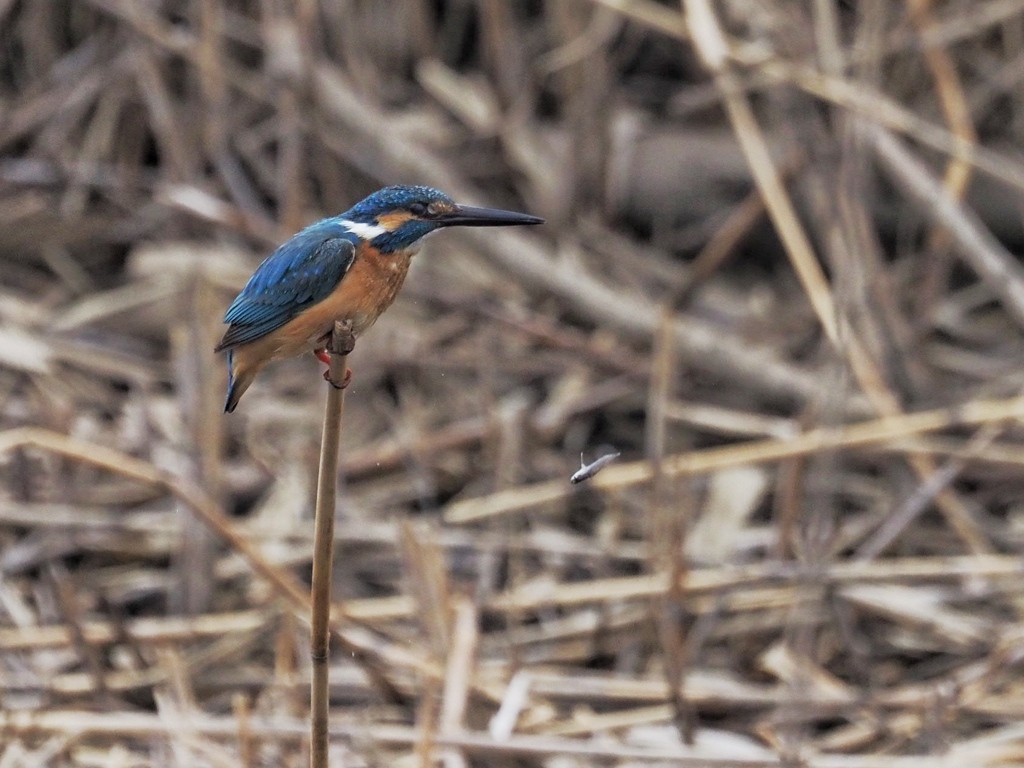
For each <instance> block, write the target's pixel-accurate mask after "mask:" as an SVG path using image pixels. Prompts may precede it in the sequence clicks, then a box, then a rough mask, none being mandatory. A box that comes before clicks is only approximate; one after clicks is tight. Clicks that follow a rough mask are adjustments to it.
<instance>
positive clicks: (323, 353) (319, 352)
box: [313, 349, 331, 365]
mask: <svg viewBox="0 0 1024 768" xmlns="http://www.w3.org/2000/svg"><path fill="white" fill-rule="evenodd" d="M313 354H314V355H316V359H317V360H319V361H320V362H321V363H323V364H325V365H330V364H331V353H330V352H328V351H327V350H326V349H314V350H313Z"/></svg>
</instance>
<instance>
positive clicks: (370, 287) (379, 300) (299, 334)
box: [273, 245, 412, 358]
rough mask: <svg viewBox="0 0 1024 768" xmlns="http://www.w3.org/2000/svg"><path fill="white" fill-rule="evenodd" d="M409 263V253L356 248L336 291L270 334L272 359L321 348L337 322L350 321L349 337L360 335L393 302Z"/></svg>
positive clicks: (410, 254) (410, 253)
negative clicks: (351, 333)
mask: <svg viewBox="0 0 1024 768" xmlns="http://www.w3.org/2000/svg"><path fill="white" fill-rule="evenodd" d="M411 259H412V252H411V251H397V252H394V253H388V254H382V253H380V252H379V251H377V250H376V249H374V248H370V247H368V246H366V245H361V246H359V247H358V248H357V250H356V255H355V259H354V260H353V262H352V266H351V267H350V268H349V270H348V272H347V273H346V274H345V277H343V278H342V280H341V282H340V283H339V284H338V287H337V288H335V289H334V291H332V292H331V293H330V294H329V295H328V296H327V298H325V299H324V300H323V301H320V302H318V303H316V304H314V305H313V306H311V307H310V308H309V309H307V310H306V311H305V312H303V313H302V314H300V315H298V316H297V317H295V318H293V319H292V320H290V321H289V322H288V323H286V324H285V325H283V326H282V327H281V328H280V329H278V330H277V331H275V332H274V334H273V335H274V336H276V340H275V341H276V343H275V346H276V347H277V350H276V354H274V355H273V357H274V358H283V357H291V356H294V355H298V354H301V353H303V352H306V351H309V350H312V349H314V348H316V347H317V346H322V343H318V342H320V341H321V340H322V339H323V337H324V336H326V335H327V334H329V333H330V332H331V330H332V329H333V328H334V323H335V321H337V320H351V321H352V330H353V333H354V334H355V335H356V336H358V335H359V334H361V333H363V332H364V331H365V330H367V329H368V328H369V327H370V326H371V325H373V324H374V322H376V320H377V318H378V317H380V315H381V313H382V312H383V311H384V310H385V309H387V308H388V307H390V306H391V304H392V302H394V300H395V297H396V296H397V295H398V291H399V290H400V289H401V287H402V283H403V282H405V276H406V274H407V273H408V271H409V263H410V261H411Z"/></svg>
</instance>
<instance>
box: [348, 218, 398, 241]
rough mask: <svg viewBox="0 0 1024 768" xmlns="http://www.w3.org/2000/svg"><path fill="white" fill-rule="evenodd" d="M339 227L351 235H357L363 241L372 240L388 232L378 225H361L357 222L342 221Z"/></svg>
mask: <svg viewBox="0 0 1024 768" xmlns="http://www.w3.org/2000/svg"><path fill="white" fill-rule="evenodd" d="M341 225H342V226H343V227H345V229H347V230H348V231H349V232H351V233H352V234H353V235H359V237H361V238H363V239H364V240H373V239H374V238H375V237H379V236H380V235H383V234H385V233H386V232H387V231H388V230H387V229H385V228H384V227H382V226H380V225H379V224H362V223H360V222H358V221H349V220H348V219H342V220H341Z"/></svg>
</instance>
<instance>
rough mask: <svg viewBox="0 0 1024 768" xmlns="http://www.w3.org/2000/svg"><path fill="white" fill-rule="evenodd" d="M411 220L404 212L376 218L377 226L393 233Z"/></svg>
mask: <svg viewBox="0 0 1024 768" xmlns="http://www.w3.org/2000/svg"><path fill="white" fill-rule="evenodd" d="M411 218H412V216H411V215H409V214H408V213H405V212H404V211H402V212H399V213H386V214H384V215H383V216H378V217H377V224H378V225H379V226H381V227H384V229H386V230H387V231H388V232H394V231H395V230H396V229H398V228H399V227H400V226H402V225H403V224H405V222H407V221H408V220H409V219H411Z"/></svg>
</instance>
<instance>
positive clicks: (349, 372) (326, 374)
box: [324, 368, 352, 389]
mask: <svg viewBox="0 0 1024 768" xmlns="http://www.w3.org/2000/svg"><path fill="white" fill-rule="evenodd" d="M324 381H326V382H327V383H328V384H330V385H331V386H332V387H334V388H335V389H344V388H345V387H347V386H348V383H349V382H350V381H352V369H351V368H346V369H345V378H344V379H342V380H341V383H340V384H339V383H338V382H336V381H335V380H334V379H332V378H331V369H330V368H328V369H327V370H326V371H324Z"/></svg>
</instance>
